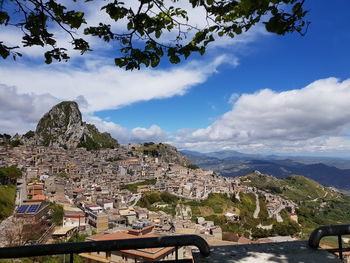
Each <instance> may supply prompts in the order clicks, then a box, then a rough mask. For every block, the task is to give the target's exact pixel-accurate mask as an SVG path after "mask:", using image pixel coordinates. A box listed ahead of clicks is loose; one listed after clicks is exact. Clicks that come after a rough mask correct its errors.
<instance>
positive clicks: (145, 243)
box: [0, 235, 210, 263]
mask: <svg viewBox="0 0 350 263" xmlns="http://www.w3.org/2000/svg"><path fill="white" fill-rule="evenodd" d="M182 246H196V247H197V248H198V249H199V251H200V253H201V254H202V255H203V256H205V257H207V256H209V254H210V250H209V245H208V243H207V242H206V241H205V240H204V239H203V238H202V237H200V236H196V235H178V236H160V237H146V238H132V239H118V240H108V241H89V242H74V243H59V244H48V245H31V246H18V247H4V248H0V258H21V257H37V256H47V255H61V254H70V262H71V263H72V262H73V255H74V254H78V253H84V252H105V251H118V250H128V249H142V248H158V247H175V261H171V262H179V261H180V260H179V259H178V248H179V247H182ZM169 262H170V261H169Z"/></svg>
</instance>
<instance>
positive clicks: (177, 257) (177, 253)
mask: <svg viewBox="0 0 350 263" xmlns="http://www.w3.org/2000/svg"><path fill="white" fill-rule="evenodd" d="M175 260H176V262H177V261H178V260H179V247H178V246H176V247H175Z"/></svg>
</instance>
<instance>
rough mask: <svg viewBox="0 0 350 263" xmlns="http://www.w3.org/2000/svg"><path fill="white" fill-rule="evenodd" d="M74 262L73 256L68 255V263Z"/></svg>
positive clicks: (71, 254)
mask: <svg viewBox="0 0 350 263" xmlns="http://www.w3.org/2000/svg"><path fill="white" fill-rule="evenodd" d="M73 261H74V254H73V253H70V256H69V263H73Z"/></svg>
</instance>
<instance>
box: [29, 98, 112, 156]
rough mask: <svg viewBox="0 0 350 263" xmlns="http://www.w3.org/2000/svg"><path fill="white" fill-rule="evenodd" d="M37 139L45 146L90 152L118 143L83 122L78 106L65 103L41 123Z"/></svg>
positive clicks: (38, 126) (106, 134) (51, 111)
mask: <svg viewBox="0 0 350 263" xmlns="http://www.w3.org/2000/svg"><path fill="white" fill-rule="evenodd" d="M35 139H36V141H37V143H38V144H40V145H44V146H57V147H58V146H61V147H65V148H75V147H85V148H87V149H88V150H94V149H100V148H113V147H115V146H117V145H118V142H117V141H116V140H115V139H113V138H112V137H111V136H110V134H108V133H100V132H99V131H98V129H97V128H96V127H95V126H94V125H91V124H86V123H85V122H83V121H82V117H81V112H80V110H79V107H78V104H77V103H76V102H74V101H64V102H61V103H59V104H57V105H56V106H54V107H53V108H52V109H51V110H50V111H49V112H47V113H46V114H45V115H44V116H43V117H42V118H41V119H40V121H39V123H38V125H37V127H36V131H35Z"/></svg>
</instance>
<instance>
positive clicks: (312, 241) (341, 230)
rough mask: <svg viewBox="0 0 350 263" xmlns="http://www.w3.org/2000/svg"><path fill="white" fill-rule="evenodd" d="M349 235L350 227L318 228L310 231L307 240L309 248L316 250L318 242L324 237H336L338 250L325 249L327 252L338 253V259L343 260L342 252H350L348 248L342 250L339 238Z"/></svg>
mask: <svg viewBox="0 0 350 263" xmlns="http://www.w3.org/2000/svg"><path fill="white" fill-rule="evenodd" d="M344 235H350V225H332V226H320V227H318V228H316V229H315V230H314V231H312V233H311V235H310V238H309V246H310V247H312V248H314V249H317V248H318V247H319V245H320V241H321V239H322V238H323V237H326V236H338V248H336V249H327V251H329V252H332V253H334V252H339V257H340V259H342V258H343V252H344V251H350V248H343V243H342V239H341V236H344Z"/></svg>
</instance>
